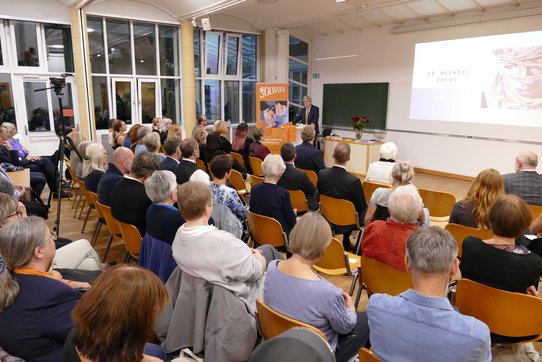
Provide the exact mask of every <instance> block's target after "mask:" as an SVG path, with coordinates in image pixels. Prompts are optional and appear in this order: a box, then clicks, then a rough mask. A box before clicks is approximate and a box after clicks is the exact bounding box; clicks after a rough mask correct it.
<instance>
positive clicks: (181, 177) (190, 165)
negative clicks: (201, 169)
mask: <svg viewBox="0 0 542 362" xmlns="http://www.w3.org/2000/svg"><path fill="white" fill-rule="evenodd" d="M197 170H198V165H196V163H195V162H191V161H188V160H182V161H181V162H179V164H178V165H177V168H176V169H175V176H177V183H178V184H179V185H182V184H184V183H185V182H188V181H190V176H192V174H193V173H194V172H196V171H197Z"/></svg>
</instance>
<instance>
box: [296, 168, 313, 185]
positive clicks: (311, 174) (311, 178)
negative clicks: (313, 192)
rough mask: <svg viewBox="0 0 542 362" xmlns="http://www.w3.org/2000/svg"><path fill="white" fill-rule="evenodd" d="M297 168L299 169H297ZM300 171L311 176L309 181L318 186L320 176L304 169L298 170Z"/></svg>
mask: <svg viewBox="0 0 542 362" xmlns="http://www.w3.org/2000/svg"><path fill="white" fill-rule="evenodd" d="M296 168H297V167H296ZM298 170H299V171H303V172H305V173H306V174H307V176H309V180H311V182H312V183H313V184H314V186H316V184H317V183H318V175H317V174H316V172H314V171H313V170H305V169H304V168H298Z"/></svg>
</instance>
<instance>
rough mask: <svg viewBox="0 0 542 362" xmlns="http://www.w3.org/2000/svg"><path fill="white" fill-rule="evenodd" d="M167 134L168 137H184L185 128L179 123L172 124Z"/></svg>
mask: <svg viewBox="0 0 542 362" xmlns="http://www.w3.org/2000/svg"><path fill="white" fill-rule="evenodd" d="M167 136H168V137H179V138H182V137H183V129H182V128H181V126H180V125H178V124H172V125H171V126H170V127H169V130H168V133H167Z"/></svg>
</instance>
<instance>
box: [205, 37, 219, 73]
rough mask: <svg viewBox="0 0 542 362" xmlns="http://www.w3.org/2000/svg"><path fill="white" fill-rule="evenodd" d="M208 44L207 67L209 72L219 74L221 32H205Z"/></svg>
mask: <svg viewBox="0 0 542 362" xmlns="http://www.w3.org/2000/svg"><path fill="white" fill-rule="evenodd" d="M205 36H206V38H205V44H206V53H205V55H206V59H207V61H206V63H205V69H206V73H207V74H218V66H219V64H220V61H219V58H220V34H217V33H209V32H207V33H205Z"/></svg>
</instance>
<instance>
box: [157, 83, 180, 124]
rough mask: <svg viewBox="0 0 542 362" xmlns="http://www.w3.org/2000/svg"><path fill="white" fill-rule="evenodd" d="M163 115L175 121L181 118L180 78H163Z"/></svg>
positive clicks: (177, 121) (178, 121)
mask: <svg viewBox="0 0 542 362" xmlns="http://www.w3.org/2000/svg"><path fill="white" fill-rule="evenodd" d="M161 88H162V117H167V118H170V119H172V120H173V122H175V123H180V120H181V85H180V81H179V79H162V82H161Z"/></svg>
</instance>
